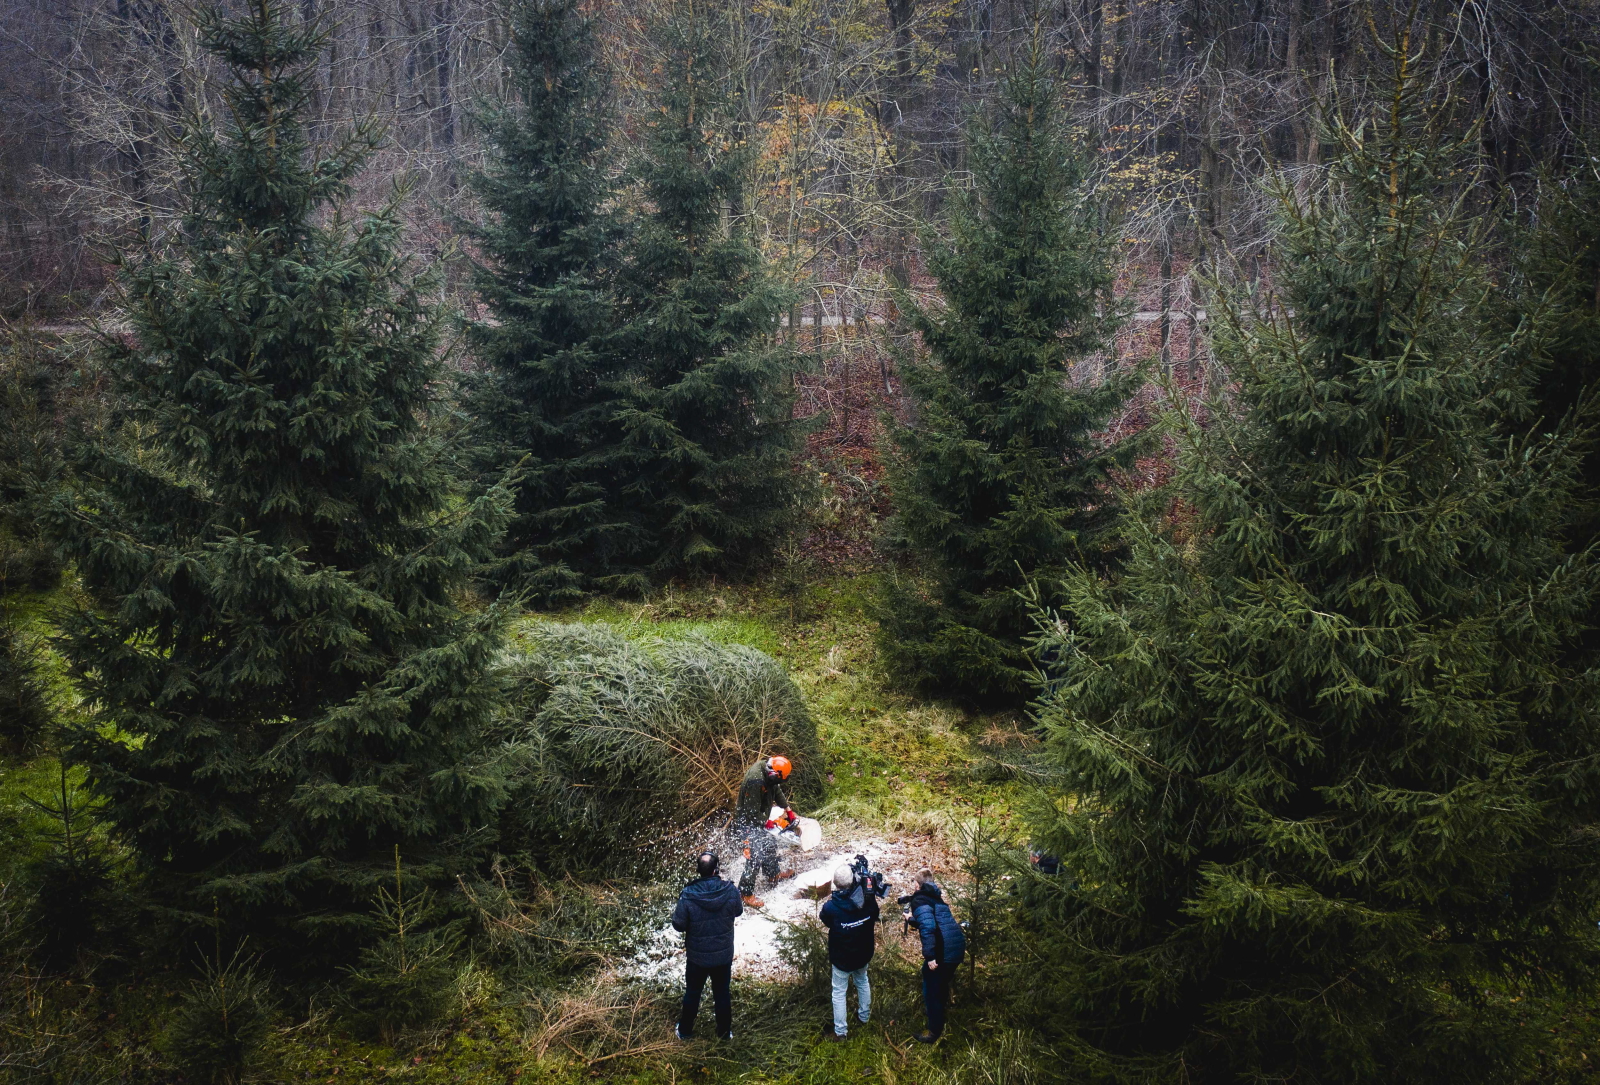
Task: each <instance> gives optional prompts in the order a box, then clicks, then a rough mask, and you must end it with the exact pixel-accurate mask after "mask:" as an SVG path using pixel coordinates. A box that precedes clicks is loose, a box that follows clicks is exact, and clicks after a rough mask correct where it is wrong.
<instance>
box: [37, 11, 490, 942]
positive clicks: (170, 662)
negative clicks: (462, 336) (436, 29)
mask: <svg viewBox="0 0 1600 1085" xmlns="http://www.w3.org/2000/svg"><path fill="white" fill-rule="evenodd" d="M197 26H198V30H199V32H200V35H201V37H202V40H203V41H204V43H205V45H206V46H207V48H208V49H210V51H211V52H212V53H214V54H215V55H216V56H217V57H218V58H219V60H220V61H221V62H222V64H223V66H224V68H225V71H226V84H225V87H224V102H225V106H226V109H225V110H224V111H223V113H222V116H221V119H220V120H219V121H218V122H217V123H216V124H215V125H213V124H212V123H211V122H209V121H207V120H206V119H204V118H196V119H195V120H194V122H193V123H192V125H191V126H190V127H189V128H187V130H186V131H184V132H182V133H180V150H181V157H182V162H183V165H184V168H185V175H184V176H185V181H186V203H185V207H184V213H183V217H182V222H181V228H180V230H179V231H178V232H177V233H176V235H175V236H174V237H172V238H171V239H170V242H169V243H167V244H159V243H155V244H153V245H152V248H151V249H150V250H149V253H148V255H139V256H135V257H133V258H131V259H130V260H129V261H128V262H127V263H126V264H125V267H124V270H123V280H122V281H123V286H124V290H125V296H126V309H127V316H128V320H129V323H130V324H131V327H132V331H131V335H130V336H129V337H128V340H127V341H126V342H124V341H121V340H113V341H111V342H109V343H108V347H107V349H108V350H109V353H110V357H109V359H108V369H109V371H110V373H111V374H112V375H113V376H114V377H115V378H116V379H117V380H119V382H120V385H121V387H120V392H121V394H122V396H123V401H124V403H125V411H126V414H125V419H124V421H125V423H126V424H125V425H124V426H123V427H121V430H120V433H121V437H120V440H109V439H108V440H106V441H103V442H101V443H99V444H97V445H96V446H95V447H93V448H92V449H89V450H88V451H87V452H86V453H85V462H84V463H83V465H82V470H81V473H80V480H79V490H78V492H77V493H76V495H75V496H76V500H75V501H71V502H66V501H63V502H62V504H61V505H60V506H59V525H58V526H59V527H60V529H61V530H62V532H63V534H64V536H65V538H66V540H67V542H68V544H69V546H70V548H71V552H72V554H73V556H74V558H75V559H76V561H77V564H78V569H79V571H80V573H81V575H82V578H83V585H84V588H85V589H86V591H87V593H88V595H89V597H90V599H91V600H92V605H91V606H89V607H86V608H85V609H83V610H82V611H81V612H79V613H78V614H76V615H75V617H74V618H73V620H72V621H71V623H70V626H69V630H68V637H67V639H66V642H65V651H66V653H67V656H68V657H69V660H70V662H71V664H72V666H73V669H74V671H75V673H76V675H77V678H78V680H79V682H80V683H81V685H82V689H83V692H84V694H85V697H86V699H87V701H88V703H89V704H91V705H93V706H94V708H95V709H96V711H97V714H96V718H95V720H94V721H93V725H92V726H90V727H86V728H84V729H82V730H80V731H79V732H78V733H77V735H76V739H75V743H74V746H73V749H72V757H73V759H74V760H75V761H76V762H77V763H79V764H81V765H83V766H85V767H86V768H87V770H88V773H89V778H90V781H91V783H92V786H93V788H94V790H95V792H96V794H97V796H98V798H99V800H100V802H101V804H102V805H101V806H100V813H101V815H102V816H103V817H104V818H105V820H106V821H107V822H108V823H109V825H110V826H111V828H112V829H113V830H114V831H115V832H116V833H117V834H118V835H119V836H120V837H121V838H122V839H123V840H124V841H125V842H126V843H127V844H128V845H130V846H131V848H132V850H133V852H134V854H135V855H136V856H137V857H138V859H139V861H140V862H141V864H142V865H143V867H144V868H145V869H146V870H147V871H148V873H149V874H150V875H151V883H152V885H153V886H155V887H156V888H157V890H158V891H160V892H161V893H162V894H163V895H164V896H165V899H166V900H167V901H168V902H169V904H173V905H176V906H179V907H182V906H184V905H186V904H191V903H192V904H194V905H198V909H199V910H200V911H201V913H202V914H203V915H204V916H206V917H207V918H209V916H210V915H211V913H212V910H213V907H219V908H220V909H221V911H222V913H223V915H224V918H225V919H226V918H227V917H230V916H232V917H235V918H243V919H245V920H247V921H248V922H250V923H251V924H252V937H253V939H254V940H255V941H254V944H256V945H261V946H269V945H273V944H277V945H280V946H288V947H290V948H292V949H294V950H295V951H296V952H295V960H297V961H300V962H302V963H310V962H315V963H316V964H319V965H325V964H330V963H332V962H335V961H337V960H338V959H340V958H341V956H344V955H347V954H348V953H350V952H352V951H353V949H354V945H353V944H352V940H351V939H350V938H349V935H350V933H351V931H352V929H354V928H357V927H359V925H360V924H361V923H363V922H364V919H363V918H362V915H361V913H364V912H366V911H367V910H368V909H369V907H370V905H371V902H372V900H373V899H374V894H375V892H376V890H377V888H378V887H380V886H382V885H384V884H387V881H388V880H392V878H393V868H392V863H391V862H390V861H389V860H390V857H391V856H392V855H393V853H394V849H395V847H396V846H397V845H398V846H399V847H400V849H401V853H402V854H403V855H405V857H406V858H407V860H408V861H409V862H411V863H412V870H413V872H414V873H416V874H419V875H423V876H432V875H435V874H438V873H439V872H440V870H441V866H440V864H444V863H449V862H451V861H454V857H458V856H459V855H461V854H466V851H465V848H464V846H463V847H462V848H457V847H456V846H455V845H451V846H450V847H445V846H444V845H446V844H447V843H448V842H449V841H451V840H452V839H453V838H457V837H464V836H465V834H468V833H471V832H472V831H474V830H476V829H478V828H480V827H482V826H484V825H487V824H489V822H490V820H491V819H492V817H493V816H494V813H495V810H496V808H497V804H498V802H499V796H500V789H499V784H498V783H497V781H496V779H495V778H494V777H493V776H492V775H490V774H487V773H484V772H481V771H479V770H478V769H477V768H475V767H474V750H475V745H476V742H477V740H478V728H479V726H480V725H481V723H482V722H483V720H484V719H485V716H486V714H487V713H488V712H489V711H490V710H491V708H492V706H493V703H494V700H495V696H496V687H495V685H494V683H493V682H492V681H491V680H490V679H489V677H488V673H489V672H488V668H489V665H490V663H491V660H492V658H493V656H494V655H495V653H496V651H497V650H498V644H499V638H498V635H497V633H496V630H495V628H494V621H493V619H492V613H491V614H489V615H483V614H479V615H472V614H468V613H464V612H463V611H462V610H461V609H460V607H459V605H458V603H457V597H458V594H459V593H460V592H461V591H462V590H463V588H464V587H465V583H466V577H467V576H468V575H469V574H470V573H471V572H472V570H473V569H474V568H475V567H476V566H477V564H478V562H480V561H481V560H482V559H484V558H485V557H487V555H488V552H489V549H490V547H491V546H492V544H493V541H494V538H495V536H496V533H497V531H498V529H499V525H500V523H501V522H502V521H503V512H502V508H501V503H500V499H499V497H498V496H496V495H493V494H491V495H490V496H488V497H483V498H479V499H476V500H471V501H468V500H464V499H463V497H462V496H461V495H460V493H459V491H458V490H457V488H456V487H455V485H454V482H453V480H452V479H451V478H450V477H449V476H448V475H447V474H446V473H445V469H444V467H443V466H442V465H444V464H446V463H448V462H449V461H450V458H451V457H450V456H448V455H446V454H445V450H444V449H442V448H441V447H440V446H439V443H438V441H437V440H436V439H435V438H434V437H433V435H432V432H431V430H430V428H429V425H428V419H429V417H430V410H431V407H432V399H431V397H432V392H431V391H430V387H431V386H432V385H433V384H434V383H435V382H436V381H437V380H438V378H439V376H440V367H439V364H438V358H437V349H436V348H437V345H438V336H437V334H436V332H437V327H438V320H437V318H436V315H435V313H434V312H433V311H432V310H431V309H430V308H429V306H428V304H427V303H426V302H424V301H423V299H422V297H421V295H420V293H419V291H421V290H425V289H428V281H427V278H426V277H422V278H420V279H419V277H418V276H417V275H416V273H415V270H414V269H413V268H412V267H411V266H410V265H409V264H408V261H407V260H406V259H404V258H403V257H402V256H401V255H400V253H399V241H400V237H399V234H400V224H399V220H398V216H397V214H396V209H395V208H394V207H392V206H391V207H386V208H383V209H381V210H378V211H375V212H372V213H368V214H365V215H363V216H362V217H361V219H360V220H359V222H356V223H350V222H347V221H345V220H344V218H343V217H342V216H341V215H340V214H339V210H338V209H339V205H340V200H341V199H342V198H343V197H344V196H345V194H346V193H347V191H348V188H349V178H350V177H351V176H352V175H353V174H354V173H355V171H356V170H357V169H358V168H359V167H360V166H361V164H362V162H363V159H364V158H365V156H366V154H367V152H368V149H369V147H370V146H371V143H372V139H371V138H370V136H369V134H367V133H365V132H361V131H358V132H357V133H355V134H354V135H353V136H351V137H350V139H348V140H347V141H346V142H343V143H341V144H339V145H338V146H336V147H333V148H331V149H324V150H321V151H319V150H317V149H316V148H313V147H312V146H311V145H310V144H309V143H308V139H307V134H306V129H305V123H304V118H305V116H306V108H307V105H308V97H309V94H310V84H309V82H308V80H307V76H308V73H309V72H310V70H311V68H312V65H313V64H314V62H315V60H316V57H317V53H318V50H319V47H320V46H319V38H318V36H317V33H316V30H315V28H314V27H305V26H296V25H293V24H292V23H291V22H289V21H288V20H287V18H286V17H285V15H284V13H283V12H282V10H281V9H280V8H279V7H278V6H277V5H276V4H275V3H274V2H273V0H254V2H252V3H251V4H250V5H248V6H247V7H246V8H245V9H244V11H243V13H242V14H240V15H239V16H238V17H236V18H234V17H229V16H227V15H225V14H223V13H221V12H219V11H217V10H211V11H208V12H204V13H202V14H200V15H199V16H198V20H197Z"/></svg>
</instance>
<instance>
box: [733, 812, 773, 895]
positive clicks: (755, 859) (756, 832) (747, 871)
mask: <svg viewBox="0 0 1600 1085" xmlns="http://www.w3.org/2000/svg"><path fill="white" fill-rule="evenodd" d="M728 839H729V842H730V843H731V844H732V845H733V846H734V847H736V848H739V849H741V850H742V849H743V848H744V845H745V841H749V842H750V859H749V860H748V861H747V862H746V863H745V864H744V873H743V874H741V875H739V892H740V893H741V894H742V895H743V896H747V897H748V896H749V895H750V894H751V893H754V892H755V889H756V875H757V874H765V875H766V876H767V877H768V878H776V877H777V876H778V870H779V866H778V845H777V843H776V842H775V841H774V840H773V839H772V834H771V833H769V832H767V831H766V830H765V829H763V828H761V827H760V826H757V827H755V828H754V829H746V830H743V831H737V830H736V831H735V832H734V833H733V835H732V836H730V837H729V838H728Z"/></svg>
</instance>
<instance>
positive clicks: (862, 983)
mask: <svg viewBox="0 0 1600 1085" xmlns="http://www.w3.org/2000/svg"><path fill="white" fill-rule="evenodd" d="M851 980H855V981H856V1017H857V1018H858V1019H859V1020H860V1021H861V1023H862V1024H863V1025H864V1024H866V1023H867V1019H868V1018H870V1017H871V1016H872V984H870V983H868V982H867V966H866V965H862V966H861V967H860V968H858V969H856V970H855V971H854V972H841V971H840V970H839V969H837V968H835V969H834V970H833V1031H834V1033H835V1034H837V1035H839V1036H844V1035H846V1034H847V1033H848V1032H849V1031H850V1030H849V1027H848V1026H847V1025H846V1024H845V1007H844V1000H845V996H846V995H848V994H849V993H850V981H851Z"/></svg>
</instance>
